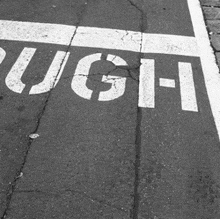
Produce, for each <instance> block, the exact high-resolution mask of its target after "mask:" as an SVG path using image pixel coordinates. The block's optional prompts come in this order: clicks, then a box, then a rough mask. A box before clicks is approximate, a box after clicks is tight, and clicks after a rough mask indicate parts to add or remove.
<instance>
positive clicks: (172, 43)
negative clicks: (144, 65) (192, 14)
mask: <svg viewBox="0 0 220 219" xmlns="http://www.w3.org/2000/svg"><path fill="white" fill-rule="evenodd" d="M0 30H1V32H0V40H12V41H23V42H36V43H50V44H59V45H66V46H68V45H69V43H70V42H71V38H72V36H73V33H74V32H75V31H76V33H75V36H74V40H73V41H72V44H71V45H72V46H78V47H90V48H103V49H113V50H124V51H133V52H142V53H161V54H170V55H183V56H193V57H198V56H199V53H198V46H197V42H196V39H195V37H188V36H176V35H167V34H150V33H141V32H135V31H127V30H118V29H107V28H97V27H78V28H77V29H76V27H75V26H68V25H61V24H45V23H34V22H21V21H7V20H0ZM142 42H143V45H142Z"/></svg>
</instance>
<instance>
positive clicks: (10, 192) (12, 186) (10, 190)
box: [1, 1, 87, 219]
mask: <svg viewBox="0 0 220 219" xmlns="http://www.w3.org/2000/svg"><path fill="white" fill-rule="evenodd" d="M86 7H87V1H86V3H85V4H84V6H83V9H82V10H81V13H80V16H79V18H78V22H77V23H76V29H75V31H74V33H73V36H72V38H71V40H70V43H69V45H68V47H67V50H66V53H65V56H64V57H63V59H62V62H61V63H60V68H59V69H58V72H57V75H56V77H55V80H54V82H53V85H52V88H51V90H50V91H49V93H48V94H47V97H46V101H45V103H44V107H43V109H42V110H41V112H40V113H39V114H38V116H37V126H36V128H35V130H34V132H33V133H36V132H37V130H38V128H39V126H40V123H41V119H42V117H43V115H44V113H45V111H46V107H47V105H48V103H49V99H50V97H51V94H52V91H53V89H54V85H55V83H56V81H57V77H58V76H59V74H60V71H61V69H62V66H63V64H64V61H65V58H66V56H67V55H68V52H69V50H70V48H71V44H72V42H73V40H74V37H75V35H76V33H77V29H78V27H79V25H80V23H81V20H82V18H83V16H84V12H85V10H86ZM33 140H34V139H31V138H29V142H28V144H27V149H26V153H25V155H24V160H23V163H22V164H21V167H20V169H19V171H18V172H17V174H16V176H15V178H14V180H13V182H11V184H10V186H9V188H8V190H7V195H6V208H5V211H4V213H3V216H2V217H1V219H5V218H6V217H7V212H8V210H9V206H10V203H11V200H12V196H13V193H14V192H15V188H16V184H17V181H18V180H19V179H20V176H21V174H22V171H23V169H24V166H25V163H26V161H27V156H28V153H29V151H30V148H31V145H32V142H33Z"/></svg>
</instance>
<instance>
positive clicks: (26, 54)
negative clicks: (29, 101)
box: [5, 47, 36, 93]
mask: <svg viewBox="0 0 220 219" xmlns="http://www.w3.org/2000/svg"><path fill="white" fill-rule="evenodd" d="M35 51H36V49H35V48H26V47H25V48H24V49H23V51H22V52H21V54H20V56H19V57H18V59H17V61H16V62H15V64H14V65H13V67H12V69H11V70H10V72H9V73H8V75H7V77H6V79H5V83H6V85H7V86H8V88H9V89H11V90H12V91H14V92H15V93H22V91H23V90H24V88H25V84H23V83H22V81H21V77H22V75H23V74H24V71H25V69H26V68H27V66H28V64H29V62H30V61H31V59H32V57H33V55H34V53H35Z"/></svg>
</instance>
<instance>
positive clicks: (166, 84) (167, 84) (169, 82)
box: [159, 78, 176, 88]
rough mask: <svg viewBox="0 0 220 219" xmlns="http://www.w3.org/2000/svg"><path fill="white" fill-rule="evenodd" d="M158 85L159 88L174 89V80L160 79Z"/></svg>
mask: <svg viewBox="0 0 220 219" xmlns="http://www.w3.org/2000/svg"><path fill="white" fill-rule="evenodd" d="M159 83H160V86H161V87H170V88H175V87H176V84H175V80H173V79H167V78H160V81H159Z"/></svg>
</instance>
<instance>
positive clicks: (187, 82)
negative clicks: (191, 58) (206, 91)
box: [178, 62, 198, 112]
mask: <svg viewBox="0 0 220 219" xmlns="http://www.w3.org/2000/svg"><path fill="white" fill-rule="evenodd" d="M178 66H179V80H180V93H181V104H182V109H183V110H186V111H194V112H198V106H197V101H196V92H195V85H194V80H193V72H192V66H191V64H190V63H184V62H179V63H178Z"/></svg>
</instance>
